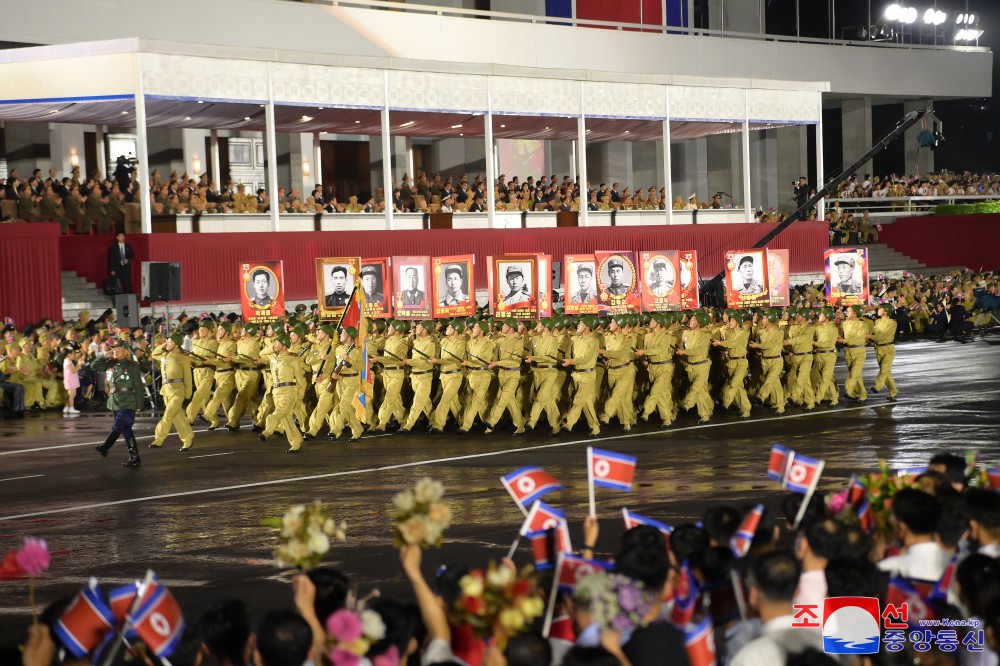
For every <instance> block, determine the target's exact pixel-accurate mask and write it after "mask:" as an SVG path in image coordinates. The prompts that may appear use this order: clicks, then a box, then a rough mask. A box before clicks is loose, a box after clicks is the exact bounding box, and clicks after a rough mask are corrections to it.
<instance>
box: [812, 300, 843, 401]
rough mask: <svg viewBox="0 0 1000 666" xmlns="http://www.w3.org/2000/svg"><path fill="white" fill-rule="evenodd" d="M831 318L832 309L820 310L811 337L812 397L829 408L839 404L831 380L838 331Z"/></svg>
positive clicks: (836, 390)
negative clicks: (826, 404)
mask: <svg viewBox="0 0 1000 666" xmlns="http://www.w3.org/2000/svg"><path fill="white" fill-rule="evenodd" d="M832 316H833V308H831V307H824V308H821V309H820V311H819V314H818V315H817V319H818V321H819V323H818V324H817V325H816V327H815V330H814V332H813V335H814V337H815V341H814V342H813V348H814V351H813V367H812V383H813V395H814V397H815V398H816V402H823V401H828V402H829V403H830V406H831V407H833V406H836V405H837V404H838V403H839V402H840V390H839V389H838V388H837V383H836V381H835V380H834V378H833V370H834V366H835V365H836V363H837V338H839V337H840V331H838V330H837V325H836V324H835V323H833V322H832V321H830V317H832Z"/></svg>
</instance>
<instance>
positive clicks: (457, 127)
mask: <svg viewBox="0 0 1000 666" xmlns="http://www.w3.org/2000/svg"><path fill="white" fill-rule="evenodd" d="M451 128H452V129H462V126H461V125H452V126H451Z"/></svg>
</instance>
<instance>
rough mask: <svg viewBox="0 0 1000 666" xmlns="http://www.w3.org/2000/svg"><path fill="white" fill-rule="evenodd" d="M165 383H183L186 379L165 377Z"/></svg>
mask: <svg viewBox="0 0 1000 666" xmlns="http://www.w3.org/2000/svg"><path fill="white" fill-rule="evenodd" d="M163 383H164V384H183V383H184V380H183V379H164V380H163Z"/></svg>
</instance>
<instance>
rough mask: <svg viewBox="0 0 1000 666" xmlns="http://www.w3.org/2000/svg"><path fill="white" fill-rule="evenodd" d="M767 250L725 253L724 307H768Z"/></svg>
mask: <svg viewBox="0 0 1000 666" xmlns="http://www.w3.org/2000/svg"><path fill="white" fill-rule="evenodd" d="M770 304H771V296H770V292H769V290H768V288H767V250H762V249H752V250H727V251H726V306H727V307H730V308H756V307H768V306H769V305H770Z"/></svg>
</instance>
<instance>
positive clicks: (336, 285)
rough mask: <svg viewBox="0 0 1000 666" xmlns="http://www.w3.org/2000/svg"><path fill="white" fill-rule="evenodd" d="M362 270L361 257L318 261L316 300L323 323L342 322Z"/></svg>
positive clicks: (320, 258)
mask: <svg viewBox="0 0 1000 666" xmlns="http://www.w3.org/2000/svg"><path fill="white" fill-rule="evenodd" d="M360 270H361V257H319V258H317V259H316V300H317V302H318V303H319V318H320V320H321V321H340V318H341V317H342V316H343V315H344V310H345V309H346V308H347V304H348V303H350V302H351V294H353V293H354V285H355V282H356V281H357V279H358V272H359V271H360Z"/></svg>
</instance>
